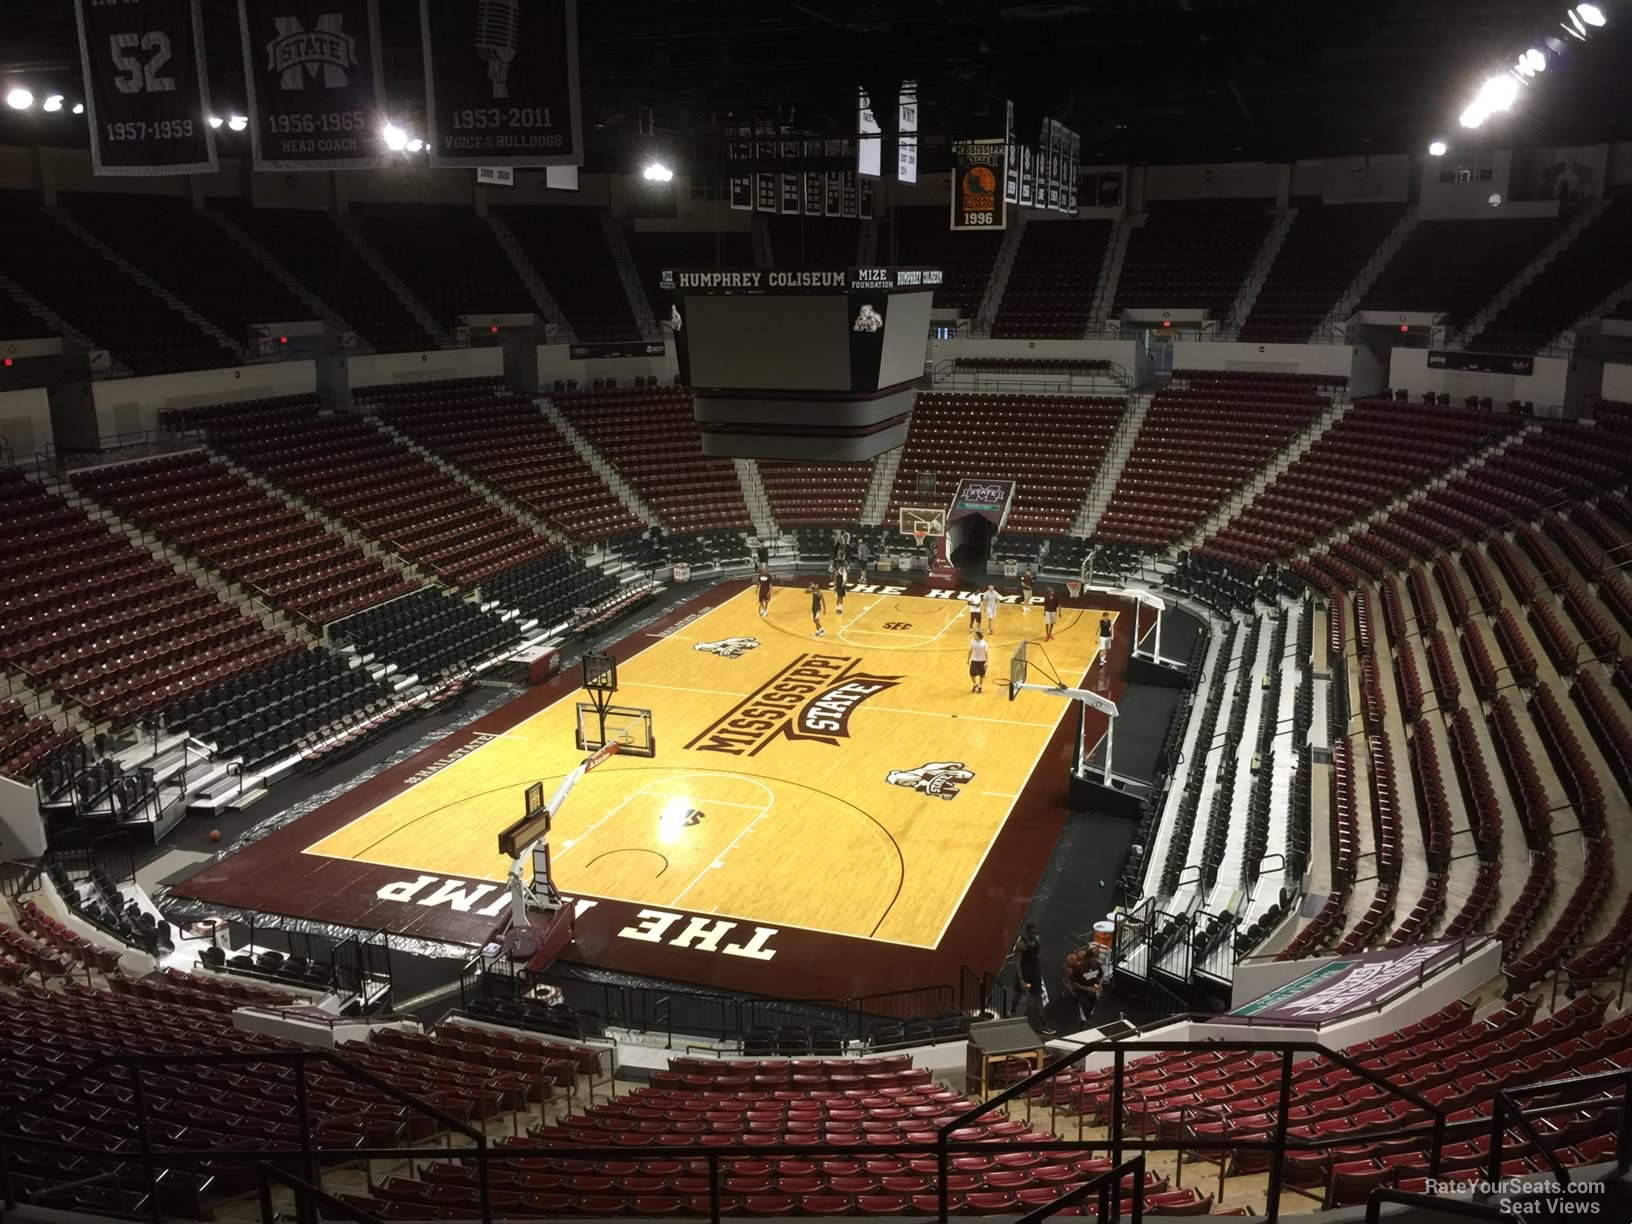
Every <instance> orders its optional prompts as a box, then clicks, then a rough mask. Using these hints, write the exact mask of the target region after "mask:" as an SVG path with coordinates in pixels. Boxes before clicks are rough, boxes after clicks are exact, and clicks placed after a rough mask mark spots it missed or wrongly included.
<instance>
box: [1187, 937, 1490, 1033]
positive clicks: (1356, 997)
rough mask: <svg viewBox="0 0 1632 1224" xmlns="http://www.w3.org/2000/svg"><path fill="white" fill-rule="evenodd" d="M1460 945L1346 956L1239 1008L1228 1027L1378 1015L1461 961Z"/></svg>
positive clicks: (1449, 943) (1226, 1020)
mask: <svg viewBox="0 0 1632 1224" xmlns="http://www.w3.org/2000/svg"><path fill="white" fill-rule="evenodd" d="M1462 951H1463V942H1462V941H1461V940H1442V941H1440V942H1438V943H1428V944H1419V945H1417V946H1415V947H1409V948H1385V949H1381V950H1379V951H1376V952H1365V953H1361V954H1360V955H1358V956H1345V957H1341V958H1339V959H1337V960H1334V961H1330V962H1328V963H1327V964H1324V965H1321V966H1320V967H1319V968H1318V969H1312V970H1310V971H1309V972H1308V973H1306V974H1304V975H1303V976H1302V977H1300V978H1297V979H1296V980H1294V981H1291V982H1288V983H1287V984H1286V985H1285V986H1281V987H1279V988H1278V989H1275V990H1272V991H1270V992H1269V993H1268V994H1266V995H1263V996H1262V997H1260V998H1257V999H1254V1000H1253V1001H1252V1002H1251V1003H1247V1004H1245V1005H1244V1006H1241V1007H1238V1008H1236V1009H1235V1010H1234V1011H1232V1012H1230V1013H1229V1014H1228V1015H1226V1016H1219V1017H1218V1020H1219V1021H1220V1022H1221V1023H1225V1024H1230V1023H1234V1024H1246V1023H1252V1024H1274V1023H1282V1024H1299V1023H1303V1024H1307V1023H1312V1022H1325V1021H1331V1020H1342V1019H1346V1018H1347V1017H1349V1016H1354V1015H1358V1014H1360V1013H1362V1012H1369V1011H1375V1010H1376V1009H1377V1008H1378V1007H1381V1006H1382V1005H1383V1004H1384V1003H1386V1002H1388V1000H1390V999H1392V998H1394V996H1396V995H1398V994H1402V993H1404V992H1405V991H1406V990H1409V989H1410V988H1411V987H1412V986H1414V985H1415V984H1416V983H1417V982H1418V981H1420V980H1421V979H1422V978H1424V977H1426V976H1428V975H1429V974H1431V973H1434V972H1435V971H1436V970H1438V969H1439V968H1441V967H1442V966H1444V965H1447V964H1449V963H1450V962H1452V961H1454V960H1457V959H1458V958H1460V956H1461V955H1462Z"/></svg>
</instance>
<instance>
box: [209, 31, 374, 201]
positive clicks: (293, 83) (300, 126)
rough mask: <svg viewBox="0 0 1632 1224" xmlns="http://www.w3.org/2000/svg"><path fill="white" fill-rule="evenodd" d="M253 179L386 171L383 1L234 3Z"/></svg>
mask: <svg viewBox="0 0 1632 1224" xmlns="http://www.w3.org/2000/svg"><path fill="white" fill-rule="evenodd" d="M238 28H239V30H240V32H241V33H242V34H243V39H244V80H245V81H246V82H247V84H248V87H249V130H250V134H251V140H252V143H253V145H254V149H255V168H256V169H257V170H363V169H367V168H369V167H373V166H380V165H383V164H384V163H385V145H384V142H383V141H381V139H380V134H379V131H378V130H377V129H378V122H377V120H376V118H375V117H376V116H378V115H379V114H380V113H381V112H382V111H383V110H384V108H385V107H384V99H383V97H382V96H381V93H380V14H379V9H378V7H377V0H238Z"/></svg>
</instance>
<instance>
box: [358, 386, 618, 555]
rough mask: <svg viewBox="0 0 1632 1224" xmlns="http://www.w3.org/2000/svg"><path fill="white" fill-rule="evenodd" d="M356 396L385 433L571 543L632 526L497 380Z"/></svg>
mask: <svg viewBox="0 0 1632 1224" xmlns="http://www.w3.org/2000/svg"><path fill="white" fill-rule="evenodd" d="M357 398H358V400H359V402H361V403H363V404H366V405H369V406H370V407H371V408H372V409H373V410H374V411H377V412H378V413H379V415H380V419H381V420H383V421H385V422H386V423H387V424H388V425H390V427H391V428H392V429H395V430H398V431H399V432H401V433H402V434H403V435H404V436H406V437H408V438H410V439H412V440H413V441H414V442H415V443H416V444H418V445H420V446H423V447H425V448H426V449H427V450H429V451H431V452H432V453H434V454H437V455H440V456H442V457H443V458H445V459H447V460H448V461H450V462H451V463H454V464H456V465H457V466H458V467H460V468H461V469H463V470H464V471H466V472H468V473H469V474H470V475H472V476H474V477H476V478H477V479H479V480H482V481H485V482H486V483H488V484H490V485H491V486H493V488H495V489H497V490H498V491H499V492H501V493H503V494H504V495H506V496H507V497H511V498H514V499H515V500H516V501H517V502H518V503H520V504H521V506H523V507H524V508H525V509H526V510H527V511H528V512H529V513H530V514H532V515H533V516H535V517H536V518H538V519H541V520H544V521H547V522H549V523H552V524H554V525H556V526H557V527H558V528H559V529H560V530H562V531H564V532H565V533H566V534H567V535H569V536H571V537H572V538H574V539H584V540H604V539H607V538H609V537H614V536H619V535H622V534H625V533H627V532H629V531H632V530H635V529H637V528H638V526H639V520H637V519H636V518H635V516H634V515H633V514H631V513H630V511H629V509H628V507H626V506H625V505H624V504H623V503H622V502H621V501H619V500H618V497H617V495H616V494H615V493H613V492H612V489H611V488H610V487H609V486H608V485H607V483H606V481H604V480H603V479H601V476H600V474H599V473H598V472H596V471H595V470H594V469H592V468H591V467H590V466H589V464H588V463H586V462H585V461H584V460H583V459H582V458H581V457H580V456H579V454H578V452H577V451H576V450H574V449H573V446H572V443H571V442H569V441H568V440H567V438H566V437H565V436H564V435H563V434H562V433H561V431H560V430H558V429H557V428H556V427H555V425H554V424H553V423H552V422H551V421H550V420H549V418H548V417H546V416H545V415H544V413H543V412H542V411H540V409H539V407H538V405H536V404H534V403H533V402H532V401H531V400H530V399H528V398H527V397H526V396H524V395H519V394H517V393H515V392H512V391H508V390H506V389H505V387H504V385H503V381H502V380H501V379H496V378H495V379H486V380H483V379H462V380H458V381H455V382H446V383H445V382H436V383H429V384H418V385H413V384H410V385H407V386H388V387H365V388H362V389H360V390H359V391H358V392H357Z"/></svg>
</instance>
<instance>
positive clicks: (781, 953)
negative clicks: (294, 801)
mask: <svg viewBox="0 0 1632 1224" xmlns="http://www.w3.org/2000/svg"><path fill="white" fill-rule="evenodd" d="M747 585H748V583H747V582H746V581H744V580H730V581H727V582H724V583H721V584H719V585H718V586H715V587H714V588H712V589H711V590H709V591H707V592H705V593H703V594H701V595H699V596H698V597H697V598H695V599H692V600H689V601H687V602H685V603H682V604H680V605H678V606H676V607H675V608H673V609H672V610H670V611H669V612H667V613H666V614H664V615H663V616H662V617H660V618H659V619H657V620H656V621H654V622H652V623H650V624H647V625H644V626H642V627H641V628H640V629H638V630H636V631H633V632H631V633H630V634H629V635H627V636H625V637H624V638H622V639H620V641H619V642H618V643H617V644H616V645H614V646H613V647H611V649H612V651H613V652H614V653H618V647H620V646H624V645H626V644H628V643H630V642H632V641H633V640H634V639H635V638H637V637H639V636H640V635H644V634H652V633H661V632H662V631H663V630H664V629H667V628H672V627H673V626H675V625H676V624H677V623H679V622H680V621H682V620H684V619H686V618H687V617H689V616H692V615H694V614H696V613H699V612H704V611H708V610H711V609H713V608H715V607H718V606H719V605H720V604H722V603H724V602H725V601H726V600H727V599H729V598H730V597H731V596H733V595H735V594H737V593H738V592H739V591H741V590H743V589H744V588H745V587H746V586H747ZM909 593H922V592H921V591H920V590H919V589H918V588H916V587H910V588H909ZM1077 602H1078V604H1086V603H1087V602H1088V601H1087V600H1086V599H1085V600H1080V601H1077ZM1092 602H1093V605H1094V606H1096V607H1104V606H1106V605H1107V604H1110V605H1112V606H1117V605H1120V607H1121V608H1122V610H1124V611H1127V612H1132V613H1133V614H1134V616H1135V617H1136V616H1137V614H1138V609H1137V606H1136V605H1133V604H1132V601H1130V600H1116V599H1110V598H1108V597H1104V596H1099V597H1092ZM1132 641H1133V635H1132V634H1118V635H1117V636H1116V641H1115V645H1114V647H1113V654H1112V658H1111V660H1110V664H1109V666H1110V695H1111V697H1112V699H1113V700H1118V699H1120V698H1121V696H1122V693H1123V690H1124V689H1125V687H1126V675H1127V662H1128V655H1129V653H1130V652H1131V650H1132ZM634 653H638V651H636V652H633V653H631V654H629V655H627V656H624V655H620V659H622V658H632V657H634ZM578 679H579V677H578V673H577V669H576V668H573V669H569V671H568V672H564V673H563V674H562V675H560V676H557V677H555V678H554V679H552V680H550V681H549V682H547V683H545V684H541V685H538V686H536V687H534V688H532V689H530V690H529V691H528V692H526V693H524V694H522V695H521V696H519V697H517V698H515V699H514V700H512V701H510V702H507V703H506V704H505V705H503V706H501V707H500V708H499V709H497V710H494V711H493V712H491V713H489V714H487V715H485V716H483V717H482V718H480V719H478V720H476V721H475V722H473V723H470V724H469V725H467V726H464V727H460V728H458V729H457V730H455V731H452V732H450V733H449V734H448V735H446V736H444V737H443V738H442V739H440V740H438V741H437V742H436V743H434V744H432V745H430V746H429V747H427V748H425V749H423V750H422V751H420V752H417V753H415V754H414V755H413V756H412V757H410V758H408V759H407V760H405V761H402V762H400V763H399V764H397V765H394V766H392V767H391V768H390V769H387V770H384V771H382V772H381V773H380V774H378V775H377V776H375V777H373V778H369V779H367V780H365V781H363V782H360V783H359V784H358V785H357V786H355V787H353V788H352V789H351V790H349V791H347V792H346V793H345V794H343V795H339V796H337V797H336V798H334V799H332V800H330V801H329V802H328V803H326V804H324V805H323V806H322V807H320V808H318V809H316V810H315V811H313V812H310V813H308V814H307V815H305V816H302V817H300V818H299V819H298V820H295V821H292V822H291V823H290V824H288V825H285V826H284V827H283V828H281V829H278V830H276V831H274V832H273V833H271V834H269V835H268V836H266V837H264V838H262V839H261V840H259V841H257V842H254V843H253V844H251V845H249V846H246V847H245V848H244V849H242V850H240V851H238V852H236V853H234V854H231V855H229V856H228V857H227V858H225V859H223V860H221V861H220V862H218V863H214V864H211V865H209V866H206V867H205V868H204V869H203V870H201V871H199V872H198V873H196V874H195V875H193V876H190V877H189V878H187V879H186V880H183V881H181V882H179V883H176V884H174V885H173V886H172V888H171V891H172V892H174V893H175V894H176V895H178V896H184V897H191V898H194V899H197V900H200V901H204V902H207V903H213V904H217V905H222V906H226V907H231V908H234V909H243V910H253V911H256V912H258V913H264V914H277V915H283V916H286V917H291V918H300V919H306V920H310V921H315V922H323V923H333V924H337V925H342V926H349V927H357V928H362V929H365V930H385V931H389V932H392V933H396V934H401V935H405V936H413V937H417V938H423V939H430V940H438V941H442V942H447V943H462V944H467V945H470V946H472V947H473V948H474V947H477V946H479V945H481V944H482V943H484V942H486V940H487V939H488V938H489V937H490V936H491V934H492V932H493V930H494V928H495V926H496V925H497V924H498V922H499V921H500V920H499V919H496V918H494V917H486V916H483V915H481V914H480V913H477V912H475V911H476V910H479V909H483V908H489V907H490V906H491V905H492V904H493V903H495V902H497V901H498V900H499V899H500V898H501V897H502V895H503V889H502V887H500V886H498V885H492V881H485V880H484V881H477V880H468V879H466V878H465V877H448V876H441V877H434V882H433V883H430V884H427V885H425V886H424V887H423V888H421V889H420V890H418V891H417V892H416V893H415V894H414V896H413V897H412V898H411V899H409V900H406V901H398V900H385V899H381V898H380V897H379V896H378V895H377V894H378V892H379V890H380V889H382V888H384V887H385V886H387V885H390V884H393V883H398V882H401V881H404V880H412V879H414V878H415V876H414V875H413V873H410V872H406V871H404V870H403V869H401V868H397V867H382V866H378V865H376V864H372V863H359V862H353V861H350V860H346V859H336V858H327V857H324V856H321V855H309V854H304V853H302V851H303V850H304V849H305V847H307V846H310V845H312V844H313V843H315V842H317V841H319V840H321V839H322V838H324V837H326V836H328V835H329V834H330V833H332V832H334V831H335V830H336V829H338V828H340V827H341V826H342V825H344V824H346V823H348V822H349V821H351V820H354V819H356V818H357V817H358V816H360V815H362V814H363V813H364V812H366V811H368V810H369V809H370V808H373V807H375V806H377V805H378V804H380V803H382V802H384V801H385V800H386V799H387V798H388V797H389V794H390V793H391V792H392V791H395V790H397V789H399V788H401V787H402V786H403V785H405V783H406V781H407V779H409V778H411V777H413V775H415V774H416V773H419V772H420V771H421V770H423V769H426V768H429V767H431V766H432V765H434V764H435V763H436V762H438V761H439V760H442V759H443V758H445V757H448V756H450V755H451V754H453V753H456V752H458V751H459V750H460V749H462V748H466V747H468V746H470V745H472V744H473V743H475V742H476V740H477V737H479V736H482V735H497V734H501V733H503V732H504V731H507V730H508V729H510V728H511V727H514V726H516V725H517V724H518V723H521V722H523V721H525V720H526V719H528V718H530V717H532V716H533V715H534V714H536V713H537V712H538V711H539V710H542V709H544V708H545V707H546V706H548V705H550V704H552V703H553V702H555V701H557V700H559V699H560V698H562V697H564V696H567V695H569V694H571V693H573V692H575V691H577V689H578V687H579V685H578ZM994 699H996V700H1001V699H1002V698H1001V695H996V696H995V698H994ZM1087 716H1088V718H1089V720H1090V723H1089V742H1090V743H1092V742H1093V741H1094V740H1095V739H1096V738H1097V737H1098V736H1099V735H1101V734H1102V733H1103V731H1104V723H1105V721H1106V718H1105V715H1103V714H1098V713H1096V712H1094V711H1092V710H1090V711H1088V712H1087ZM1075 726H1076V719H1075V717H1074V715H1072V714H1071V713H1069V712H1068V714H1067V716H1066V717H1064V718H1062V719H1061V720H1060V725H1059V726H1058V727H1057V728H1056V729H1055V731H1054V734H1053V735H1052V736H1051V737H1050V739H1049V741H1048V744H1047V745H1046V747H1045V748H1044V750H1043V752H1042V754H1041V756H1039V758H1038V760H1037V764H1036V767H1035V768H1034V769H1033V771H1032V775H1031V777H1030V779H1029V780H1028V781H1027V783H1026V785H1025V787H1024V788H1023V789H1022V790H1021V792H1020V796H1019V798H1018V799H1016V800H1015V805H1014V808H1013V810H1012V811H1011V812H1010V814H1009V817H1008V819H1007V820H1006V821H1005V822H1004V824H1003V827H1002V829H1001V830H1000V831H999V833H998V836H997V839H996V841H995V842H994V843H993V845H992V847H991V850H990V852H989V853H988V854H987V856H986V860H985V862H984V863H983V864H982V866H981V868H980V870H979V872H978V873H977V874H976V876H975V878H974V880H973V881H972V882H971V884H970V887H969V889H968V891H967V892H966V893H965V895H964V898H963V901H962V903H961V905H960V906H959V908H958V911H957V913H956V914H955V915H954V916H953V918H952V921H951V922H950V923H949V924H948V926H947V929H946V932H945V934H944V935H943V936H942V939H941V943H940V945H939V946H938V947H936V948H933V949H926V948H913V947H907V946H903V945H900V944H894V943H885V942H882V941H878V940H869V939H862V938H857V937H853V936H845V935H834V934H828V933H826V932H818V931H808V930H803V929H800V928H797V927H779V928H776V934H775V935H774V936H773V937H771V938H770V939H769V940H768V941H767V943H766V944H765V945H764V946H765V947H769V948H771V949H773V950H774V951H775V956H774V957H773V958H771V959H769V960H762V959H756V958H754V957H751V956H744V955H740V954H738V955H732V954H726V953H723V952H722V951H720V948H727V947H730V946H732V945H733V944H735V945H736V946H739V947H743V946H747V947H752V946H753V945H752V943H751V941H752V938H753V936H754V927H753V924H752V923H746V922H744V923H740V924H739V928H740V929H739V930H734V931H731V932H730V933H729V934H728V936H727V937H726V938H725V939H723V940H721V941H719V943H718V944H717V946H716V948H715V949H714V950H712V951H710V950H706V949H704V948H702V947H698V946H694V947H690V948H676V947H672V946H670V945H669V944H668V943H666V942H642V941H639V940H635V939H631V938H628V937H625V936H620V934H619V932H620V931H623V930H625V929H626V928H630V927H633V926H635V925H636V924H637V923H639V922H641V918H640V916H639V914H638V911H639V910H640V909H641V908H642V907H640V906H637V905H634V904H632V903H630V902H625V901H604V900H596V902H595V904H594V905H593V906H590V907H588V908H586V909H584V910H583V911H582V912H581V913H579V915H578V917H577V923H576V933H575V938H574V942H573V944H572V945H571V946H570V947H569V948H568V950H567V953H566V955H565V956H564V957H563V959H565V960H570V961H574V962H578V963H582V964H588V965H594V966H597V967H600V968H605V969H613V970H618V971H621V972H625V973H632V974H640V975H644V976H651V977H658V978H667V979H670V980H676V981H685V982H693V983H696V984H699V985H703V986H711V987H718V988H721V989H727V990H736V991H744V992H749V993H755V994H768V995H775V996H778V997H783V998H812V999H815V998H849V997H853V996H857V995H865V994H872V993H877V992H886V991H894V990H902V989H908V988H913V987H919V986H931V985H939V984H942V983H956V982H957V981H958V980H959V974H960V971H961V969H962V967H963V966H969V967H971V968H974V969H977V970H978V969H982V968H985V969H991V968H995V967H997V966H998V965H1000V964H1001V963H1002V962H1003V959H1004V957H1005V955H1006V953H1007V950H1008V944H1009V941H1010V940H1011V939H1012V937H1013V932H1014V931H1015V930H1016V929H1017V928H1018V926H1019V924H1020V921H1021V919H1022V917H1023V916H1024V914H1025V911H1026V908H1027V906H1028V905H1029V904H1030V901H1031V897H1032V894H1033V892H1034V891H1035V890H1036V886H1037V881H1038V880H1039V879H1040V878H1041V876H1042V872H1043V869H1044V867H1046V866H1047V863H1048V859H1049V856H1050V854H1051V853H1052V852H1053V849H1054V844H1055V842H1056V841H1057V840H1058V837H1059V834H1060V830H1061V828H1062V827H1063V825H1064V821H1065V815H1066V803H1067V788H1068V782H1069V779H1068V774H1069V769H1070V761H1071V737H1072V734H1073V732H1074V730H1075ZM657 735H658V743H659V749H658V751H659V756H660V757H661V754H662V735H663V728H662V725H661V723H659V725H658V727H657ZM505 802H506V803H507V804H509V805H510V806H513V805H514V801H513V800H511V799H506V800H505ZM482 884H489V885H492V888H491V891H488V892H486V893H484V894H482V895H481V896H480V897H479V898H477V899H475V901H474V904H473V905H472V906H471V907H470V908H471V911H472V912H468V913H460V912H457V911H456V910H455V909H454V908H452V907H450V906H449V905H448V904H446V903H442V904H436V905H429V906H427V905H424V904H421V902H422V901H423V900H424V899H426V898H430V897H434V896H436V895H437V894H438V891H439V890H442V892H443V895H444V896H446V895H448V893H449V892H453V891H464V892H466V893H467V895H468V890H469V889H471V888H476V887H480V885H482ZM653 908H655V907H653ZM662 912H664V913H678V914H680V915H681V918H680V920H678V921H676V922H675V923H673V924H672V925H671V926H670V927H669V928H668V929H667V935H668V936H669V937H671V938H672V937H673V936H674V935H677V934H679V933H680V932H681V931H682V930H683V929H684V928H685V927H686V925H687V920H688V919H690V918H691V917H693V915H692V914H691V913H689V912H686V911H674V910H665V911H662ZM699 916H700V917H703V918H705V919H707V920H708V921H709V922H710V923H712V922H714V921H716V919H715V916H714V915H699Z"/></svg>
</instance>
